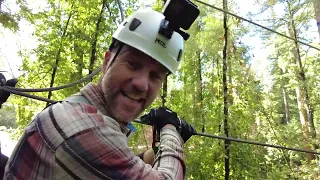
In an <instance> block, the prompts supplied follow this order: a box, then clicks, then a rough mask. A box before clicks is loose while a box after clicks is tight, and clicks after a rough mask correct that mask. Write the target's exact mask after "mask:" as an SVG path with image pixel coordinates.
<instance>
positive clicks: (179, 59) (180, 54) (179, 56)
mask: <svg viewBox="0 0 320 180" xmlns="http://www.w3.org/2000/svg"><path fill="white" fill-rule="evenodd" d="M181 56H182V49H180V51H179V54H178V58H177V61H178V62H180V61H181Z"/></svg>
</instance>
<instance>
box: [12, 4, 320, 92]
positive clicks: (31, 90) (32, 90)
mask: <svg viewBox="0 0 320 180" xmlns="http://www.w3.org/2000/svg"><path fill="white" fill-rule="evenodd" d="M194 1H196V2H198V3H200V4H203V5H205V6H208V7H211V8H213V9H216V10H218V11H221V12H224V13H226V14H229V15H231V16H234V17H236V18H239V19H242V20H243V21H246V22H248V23H251V24H254V25H256V26H259V27H260V28H263V29H266V30H268V31H271V32H273V33H275V34H278V35H280V36H283V37H285V38H288V39H290V40H293V41H297V42H298V43H300V44H303V45H306V46H308V47H310V48H313V49H316V50H319V51H320V48H317V47H315V46H312V45H310V44H307V43H305V42H302V41H300V40H297V39H294V38H292V37H289V36H287V35H285V34H282V33H280V32H277V31H275V30H273V29H270V28H268V27H265V26H262V25H260V24H258V23H255V22H253V21H251V20H249V19H246V18H243V17H241V16H238V15H236V14H234V13H231V12H229V11H225V10H223V9H221V8H218V7H216V6H213V5H211V4H208V3H205V2H203V1H200V0H194ZM100 71H101V67H99V68H98V69H97V70H95V71H94V72H92V73H91V74H89V75H88V76H87V77H84V78H82V79H80V80H77V81H75V82H72V83H69V84H65V85H62V86H56V87H52V88H30V89H24V88H15V87H10V86H6V87H7V88H9V89H13V90H16V91H20V92H47V91H56V90H60V89H64V88H69V87H72V86H74V85H76V84H80V83H82V82H85V81H86V80H89V79H91V78H92V77H93V76H95V75H96V74H98V73H99V72H100Z"/></svg>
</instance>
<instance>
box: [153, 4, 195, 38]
mask: <svg viewBox="0 0 320 180" xmlns="http://www.w3.org/2000/svg"><path fill="white" fill-rule="evenodd" d="M164 2H165V5H164V8H163V10H162V11H163V14H164V16H165V19H163V20H162V21H161V25H160V29H159V33H160V34H162V35H163V36H165V37H166V38H168V39H171V37H172V34H173V32H174V31H175V32H177V33H179V34H180V35H181V36H182V37H183V39H184V40H185V41H186V40H188V38H189V36H190V35H189V34H188V33H186V32H184V31H182V30H181V29H184V30H188V29H189V28H190V26H191V25H192V23H193V22H194V21H195V20H196V18H197V17H198V15H199V14H200V11H199V9H198V7H197V6H196V5H195V4H194V3H192V2H191V1H189V0H168V1H166V0H165V1H164ZM180 28H181V29H180Z"/></svg>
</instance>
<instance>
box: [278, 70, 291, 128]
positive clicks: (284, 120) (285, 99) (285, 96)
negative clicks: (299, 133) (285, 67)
mask: <svg viewBox="0 0 320 180" xmlns="http://www.w3.org/2000/svg"><path fill="white" fill-rule="evenodd" d="M283 74H284V73H283V71H282V70H281V69H280V75H281V76H283ZM281 89H282V96H283V106H284V107H283V111H284V117H283V118H281V123H282V124H288V123H289V122H290V110H289V109H290V108H289V102H288V99H289V98H288V93H287V88H285V86H284V85H283V84H282V83H281Z"/></svg>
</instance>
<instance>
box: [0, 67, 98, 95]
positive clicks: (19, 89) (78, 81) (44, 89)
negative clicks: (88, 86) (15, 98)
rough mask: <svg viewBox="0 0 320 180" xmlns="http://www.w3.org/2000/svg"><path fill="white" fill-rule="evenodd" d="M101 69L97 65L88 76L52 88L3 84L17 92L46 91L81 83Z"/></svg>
mask: <svg viewBox="0 0 320 180" xmlns="http://www.w3.org/2000/svg"><path fill="white" fill-rule="evenodd" d="M100 71H101V67H99V68H98V69H96V70H95V71H93V72H92V73H91V74H89V75H88V76H86V77H84V78H82V79H79V80H77V81H74V82H72V83H69V84H65V85H62V86H56V87H52V88H30V89H25V88H16V87H11V86H3V87H5V88H7V89H11V90H14V91H19V92H47V91H56V90H60V89H65V88H69V87H72V86H74V85H77V84H80V83H83V82H85V81H87V80H90V79H91V78H92V77H93V76H95V75H97V74H98V73H99V72H100Z"/></svg>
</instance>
